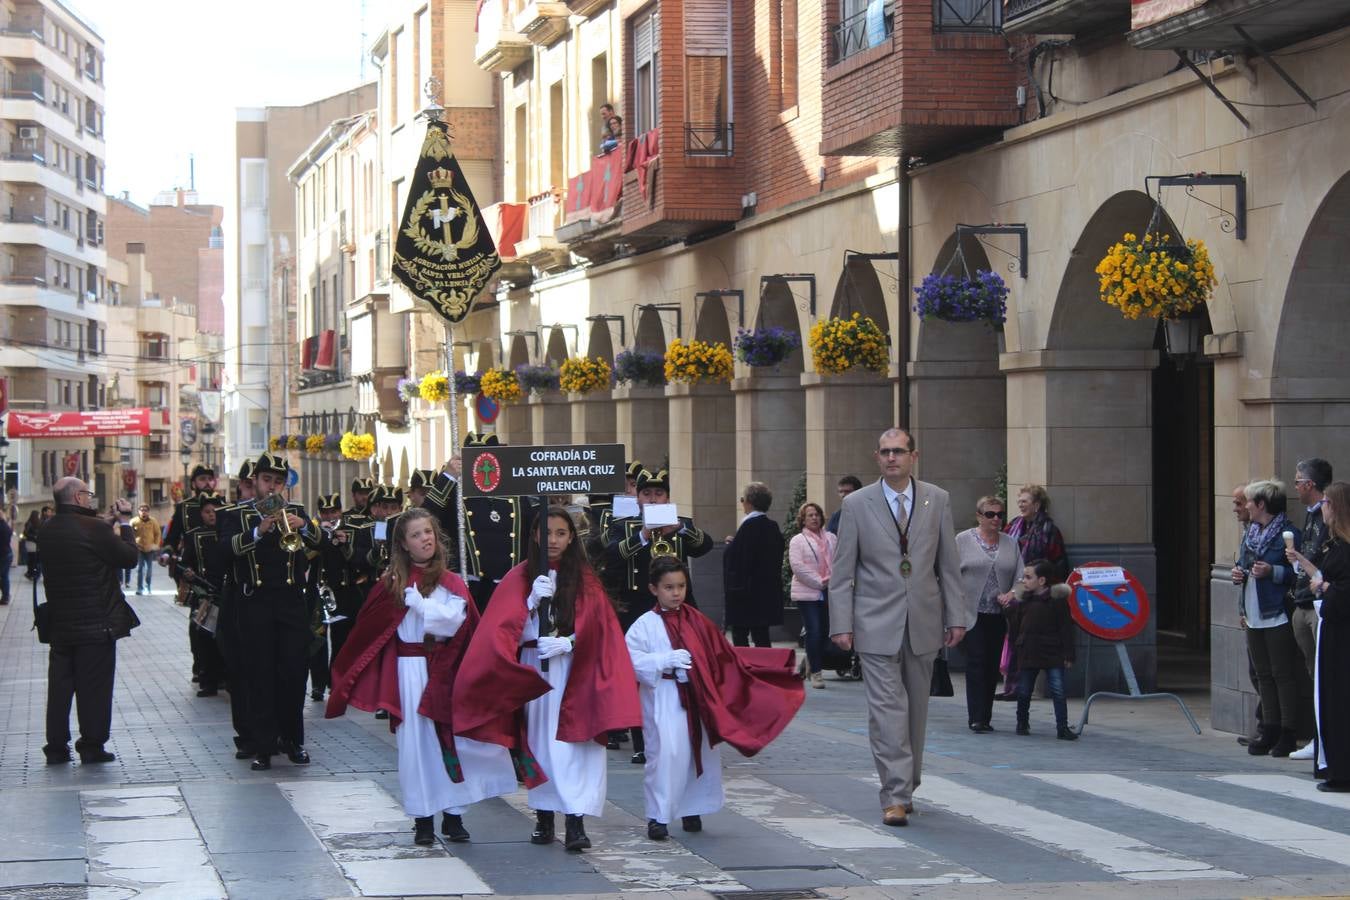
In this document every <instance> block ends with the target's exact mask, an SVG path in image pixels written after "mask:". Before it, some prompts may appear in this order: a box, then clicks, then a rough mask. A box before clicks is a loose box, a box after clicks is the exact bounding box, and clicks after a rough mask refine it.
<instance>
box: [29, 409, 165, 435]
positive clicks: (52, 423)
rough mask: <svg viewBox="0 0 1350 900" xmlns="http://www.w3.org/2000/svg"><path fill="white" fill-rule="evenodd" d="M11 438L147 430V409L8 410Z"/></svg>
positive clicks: (132, 433) (125, 432)
mask: <svg viewBox="0 0 1350 900" xmlns="http://www.w3.org/2000/svg"><path fill="white" fill-rule="evenodd" d="M8 421H9V427H8V429H7V436H8V437H12V438H35V439H43V438H86V437H112V436H114V435H119V434H131V435H140V436H141V437H144V436H146V435H148V434H149V433H150V410H148V409H145V408H144V407H141V408H137V409H99V410H94V411H92V412H54V413H35V412H17V411H13V412H10V414H9V420H8Z"/></svg>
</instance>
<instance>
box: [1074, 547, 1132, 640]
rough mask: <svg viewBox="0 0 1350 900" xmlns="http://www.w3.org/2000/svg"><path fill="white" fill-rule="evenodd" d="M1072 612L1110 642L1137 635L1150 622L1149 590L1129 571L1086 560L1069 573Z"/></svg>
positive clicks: (1084, 626) (1081, 624)
mask: <svg viewBox="0 0 1350 900" xmlns="http://www.w3.org/2000/svg"><path fill="white" fill-rule="evenodd" d="M1068 584H1069V589H1070V591H1072V593H1071V594H1070V597H1069V612H1070V613H1071V614H1072V615H1073V620H1074V621H1075V622H1077V623H1078V626H1079V627H1080V628H1082V629H1083V630H1084V631H1086V632H1087V633H1088V634H1090V635H1092V636H1094V637H1099V638H1101V639H1103V640H1107V641H1123V640H1126V639H1128V638H1132V637H1134V636H1135V635H1136V634H1138V633H1139V632H1141V631H1143V630H1144V626H1145V625H1146V624H1148V616H1149V602H1148V593H1147V592H1146V591H1145V590H1144V586H1143V585H1142V584H1140V583H1139V579H1137V578H1135V577H1134V576H1133V575H1131V574H1130V573H1129V572H1127V571H1125V569H1123V568H1121V567H1120V566H1117V565H1114V564H1112V563H1107V562H1090V563H1084V564H1083V565H1081V566H1079V567H1078V568H1076V569H1074V570H1073V574H1071V575H1070V576H1069V581H1068Z"/></svg>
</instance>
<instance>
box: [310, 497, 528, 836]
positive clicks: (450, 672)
mask: <svg viewBox="0 0 1350 900" xmlns="http://www.w3.org/2000/svg"><path fill="white" fill-rule="evenodd" d="M469 596H470V594H469V589H468V587H467V586H466V585H465V584H464V582H463V581H461V580H460V578H459V576H457V575H455V574H454V573H452V572H448V571H446V549H445V540H444V538H443V537H442V535H441V533H440V529H439V528H437V526H436V520H435V519H434V518H433V517H432V516H431V514H430V513H428V512H426V511H425V510H421V509H413V510H409V511H408V512H406V513H404V514H403V515H401V516H399V517H398V521H397V523H396V524H395V525H394V528H393V533H392V534H391V535H390V537H389V568H388V570H387V571H386V572H385V574H384V576H383V577H382V578H381V579H380V580H379V582H378V583H377V584H376V585H375V588H374V590H372V591H371V592H370V598H369V599H368V600H367V601H366V603H365V605H364V606H363V607H362V609H361V615H360V616H359V617H358V618H357V620H356V625H355V626H354V627H353V628H352V631H351V634H350V635H349V636H348V638H347V640H346V641H345V642H344V643H343V645H342V651H341V652H340V653H338V656H337V659H336V660H334V661H333V689H332V694H331V695H330V696H329V698H328V708H327V711H326V716H327V718H330V719H332V718H336V717H337V716H340V715H342V713H343V712H344V711H345V710H346V708H347V706H348V705H351V706H354V707H356V708H357V709H363V710H366V711H367V712H370V711H373V710H376V709H384V710H388V712H389V730H390V731H393V732H394V733H395V734H396V735H397V736H398V780H399V787H400V788H401V789H402V793H403V809H404V811H405V812H407V813H408V814H409V815H411V816H413V817H414V823H413V828H414V832H415V836H414V840H415V841H416V842H417V843H418V844H424V845H425V844H431V843H434V842H435V840H436V836H435V821H434V818H433V817H434V816H435V814H436V811H437V810H443V811H444V813H445V815H444V818H443V820H442V823H441V833H442V834H443V835H445V837H446V838H447V839H449V840H451V841H456V842H458V841H467V840H468V839H469V832H468V831H467V830H465V828H464V822H463V819H462V818H461V816H462V814H463V812H464V809H465V807H467V806H468V805H469V804H470V803H474V802H476V801H478V800H483V799H486V798H488V797H498V796H501V795H502V794H509V793H511V792H513V791H514V790H515V789H516V776H515V769H514V768H513V766H512V765H511V758H510V755H509V754H508V753H507V752H506V750H505V749H503V748H502V747H499V746H496V745H495V744H484V743H480V742H478V741H474V740H471V739H468V738H456V737H454V735H453V732H452V730H451V715H450V710H451V691H452V686H453V684H454V681H455V673H456V670H457V669H458V668H459V667H460V661H461V660H462V659H463V656H464V651H465V648H466V647H468V645H469V638H470V637H472V635H473V632H474V628H475V626H476V625H477V624H478V610H477V608H476V607H475V606H474V605H473V604H472V603H469V602H467V598H468V597H469Z"/></svg>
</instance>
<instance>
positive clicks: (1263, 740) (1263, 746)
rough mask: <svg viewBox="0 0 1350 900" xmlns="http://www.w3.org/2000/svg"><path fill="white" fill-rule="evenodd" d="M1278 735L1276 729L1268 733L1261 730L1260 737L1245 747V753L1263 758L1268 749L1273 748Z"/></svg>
mask: <svg viewBox="0 0 1350 900" xmlns="http://www.w3.org/2000/svg"><path fill="white" fill-rule="evenodd" d="M1278 734H1279V730H1278V729H1274V728H1272V729H1270V730H1269V731H1267V730H1266V729H1264V728H1263V729H1261V734H1260V736H1259V737H1257V738H1256V739H1255V740H1253V741H1252V742H1251V743H1250V744H1248V745H1247V752H1248V753H1250V754H1251V755H1252V756H1265V755H1266V754H1267V753H1269V752H1270V748H1271V747H1274V746H1275V743H1276V741H1277V740H1278Z"/></svg>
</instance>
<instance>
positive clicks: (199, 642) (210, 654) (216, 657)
mask: <svg viewBox="0 0 1350 900" xmlns="http://www.w3.org/2000/svg"><path fill="white" fill-rule="evenodd" d="M216 627H217V628H219V627H220V623H219V620H217V623H216ZM188 646H189V647H190V648H191V650H192V671H193V672H195V673H196V674H197V687H199V688H201V689H202V690H204V691H214V690H216V689H218V688H219V687H220V683H221V682H222V681H224V680H225V660H224V659H223V658H222V657H221V655H220V648H219V647H217V646H216V637H215V635H213V634H212V633H211V632H209V631H207V630H206V629H204V628H199V627H198V626H197V623H196V622H194V621H192V619H191V618H189V619H188Z"/></svg>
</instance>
